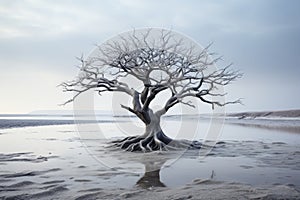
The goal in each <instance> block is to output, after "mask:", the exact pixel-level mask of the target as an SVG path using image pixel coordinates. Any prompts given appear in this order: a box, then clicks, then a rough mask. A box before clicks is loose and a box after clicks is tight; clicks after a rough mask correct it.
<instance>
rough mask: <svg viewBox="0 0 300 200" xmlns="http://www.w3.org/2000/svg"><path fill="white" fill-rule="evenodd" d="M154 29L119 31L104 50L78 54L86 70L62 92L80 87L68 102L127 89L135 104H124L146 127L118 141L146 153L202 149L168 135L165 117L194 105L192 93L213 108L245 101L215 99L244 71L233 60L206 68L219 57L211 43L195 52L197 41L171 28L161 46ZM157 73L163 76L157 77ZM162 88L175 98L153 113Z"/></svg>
mask: <svg viewBox="0 0 300 200" xmlns="http://www.w3.org/2000/svg"><path fill="white" fill-rule="evenodd" d="M150 33H151V29H148V31H147V32H146V33H143V34H142V35H139V36H138V35H137V33H136V32H135V31H132V34H131V35H129V37H127V38H124V37H122V36H120V40H119V41H113V42H108V43H105V44H104V45H101V46H98V52H99V54H96V55H94V56H91V57H89V58H88V59H84V58H83V57H81V58H79V60H80V63H81V66H80V70H81V74H80V75H79V76H78V77H77V79H75V80H73V81H70V82H64V83H62V84H61V86H62V87H63V91H67V92H69V91H71V92H75V94H74V96H73V98H72V99H70V100H68V101H66V102H65V104H66V103H70V102H72V101H73V100H74V99H75V98H76V97H77V96H78V95H80V94H81V93H83V92H85V91H87V90H90V89H94V90H95V91H97V92H98V93H99V94H101V93H103V92H122V93H125V94H127V95H129V96H130V97H131V98H132V105H131V106H127V105H121V107H122V108H124V109H126V110H128V111H129V112H131V113H133V114H135V115H136V116H137V117H138V118H139V119H140V120H141V121H143V122H144V124H145V132H144V133H143V134H141V135H140V136H134V137H127V138H125V139H123V140H118V141H114V142H113V144H114V146H116V147H120V148H122V149H126V150H128V151H144V152H147V151H153V150H164V149H174V148H175V149H177V148H181V147H184V148H186V147H192V148H198V146H199V145H198V143H197V142H192V141H191V142H182V141H181V142H178V141H175V140H173V139H171V138H169V137H168V136H166V134H164V132H163V131H162V129H161V127H160V119H161V117H162V116H163V115H164V114H166V113H167V112H168V110H169V109H170V108H172V107H173V106H175V105H176V104H179V103H180V104H184V105H186V106H190V107H194V105H193V104H192V103H191V102H189V101H186V99H188V98H196V99H198V100H200V101H201V102H203V103H207V104H210V105H211V106H212V108H213V109H214V107H215V106H225V105H227V104H235V103H241V101H240V99H238V100H235V101H229V102H219V101H214V100H213V98H212V97H215V96H225V95H226V94H221V93H218V92H217V91H218V90H217V88H218V87H223V86H226V85H228V84H230V83H231V82H233V81H235V80H236V79H238V78H240V77H241V73H240V72H238V71H234V70H231V68H230V67H231V65H228V66H227V67H225V68H222V69H219V70H214V71H209V70H207V69H209V68H211V67H212V66H213V65H214V64H215V63H216V62H217V61H218V60H220V58H215V59H210V55H211V54H210V53H208V48H209V46H210V45H209V46H208V47H206V48H204V49H203V50H202V51H201V52H196V51H195V50H194V47H193V46H190V47H186V46H185V45H183V41H182V40H176V39H174V38H175V37H174V35H173V33H172V32H171V31H165V30H163V31H161V36H160V37H159V38H157V40H159V42H160V43H159V45H157V43H155V41H154V42H153V41H149V40H150V39H148V37H149V35H150ZM151 40H153V38H151ZM171 41H172V42H171ZM174 41H175V42H174ZM153 44H156V45H153ZM156 72H159V73H160V74H161V76H153V74H155V73H156ZM129 76H131V77H134V78H136V79H137V80H139V81H141V82H142V83H143V86H144V88H143V89H142V90H141V91H138V90H137V89H135V88H134V86H129V85H128V83H126V82H124V81H123V80H124V78H126V77H129ZM163 91H169V93H170V97H169V98H168V99H167V100H166V102H165V104H164V106H163V108H162V109H160V110H158V111H156V112H153V110H152V109H151V103H152V101H153V100H154V99H155V98H156V97H157V96H158V94H159V93H161V92H163Z"/></svg>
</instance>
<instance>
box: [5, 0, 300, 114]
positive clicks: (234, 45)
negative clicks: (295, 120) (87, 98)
mask: <svg viewBox="0 0 300 200" xmlns="http://www.w3.org/2000/svg"><path fill="white" fill-rule="evenodd" d="M299 8H300V1H297V0H294V1H293V0H289V1H287V0H281V1H278V0H264V1H261V0H251V1H250V0H249V1H245V0H243V1H240V0H239V1H238V0H227V1H221V0H216V1H209V0H207V1H199V0H195V1H191V0H190V1H180V0H172V1H171V0H169V1H168V0H165V1H161V0H148V1H142V0H118V1H117V0H107V1H74V0H72V1H71V0H70V1H68V0H66V1H53V0H49V1H47V0H41V1H37V0H24V1H17V0H9V1H1V2H0V69H1V73H0V90H1V103H0V113H27V112H30V111H33V110H53V109H55V110H57V109H72V106H71V105H69V106H66V107H64V108H62V107H58V106H57V105H58V104H59V103H62V102H63V101H64V100H66V99H67V97H68V95H66V94H63V93H62V92H61V90H60V88H57V87H56V86H57V85H58V84H59V83H61V82H62V81H65V80H69V79H72V78H73V77H74V76H75V75H76V74H77V72H78V71H77V68H76V67H75V65H76V64H77V60H76V59H75V57H76V56H80V55H81V54H82V53H83V54H85V55H87V54H88V53H89V52H90V51H91V50H92V49H93V48H94V44H96V43H97V44H99V43H101V42H104V41H105V40H106V39H108V38H110V37H111V36H114V35H116V34H118V33H120V32H124V31H127V30H131V29H133V28H141V27H163V28H171V29H172V30H174V31H179V32H181V33H183V34H185V35H187V36H189V37H191V38H193V39H194V40H195V41H197V42H198V43H199V44H201V45H203V46H205V45H207V44H209V43H210V42H214V45H213V47H212V48H211V50H212V51H214V52H217V53H219V54H220V55H223V56H224V61H223V62H220V63H219V64H218V66H219V67H222V66H225V65H226V64H228V63H230V62H233V63H234V68H236V69H240V70H241V71H242V72H243V73H244V77H243V78H242V79H241V80H239V81H238V82H235V83H234V84H233V85H231V86H230V87H229V88H227V89H226V91H227V92H228V93H229V94H230V95H229V96H228V99H232V98H234V97H242V98H244V100H243V101H244V104H245V106H239V105H237V106H230V107H228V108H227V110H228V111H244V110H281V109H295V108H300V89H299V86H300V79H299V75H300V12H299ZM104 105H105V104H103V102H102V103H101V102H100V103H99V108H100V109H106V107H105V106H104Z"/></svg>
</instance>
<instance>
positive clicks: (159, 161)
mask: <svg viewBox="0 0 300 200" xmlns="http://www.w3.org/2000/svg"><path fill="white" fill-rule="evenodd" d="M133 120H134V119H133ZM207 122H208V121H203V122H199V123H198V125H199V127H200V128H199V129H198V131H199V132H200V133H197V134H196V136H197V137H199V138H202V139H203V138H205V136H206V133H207V130H208V129H209V126H210V124H209V123H207ZM134 123H136V124H135V125H134V128H132V127H131V126H132V124H133V122H132V120H131V121H130V122H122V123H101V124H100V125H99V126H100V129H101V131H102V133H103V135H104V136H105V137H106V139H105V138H101V137H100V139H98V140H94V139H91V140H88V139H87V138H85V140H82V139H80V138H81V137H85V135H83V134H85V133H86V134H87V135H89V134H90V133H92V135H93V134H96V133H97V132H93V130H90V131H91V132H88V131H87V129H86V132H85V133H84V132H81V133H80V134H79V133H78V131H77V128H78V127H76V126H75V125H54V126H42V127H27V128H11V129H2V130H0V191H1V193H2V194H1V195H3V196H11V195H24V192H26V193H28V194H36V193H40V192H41V191H42V192H43V191H44V192H45V191H48V192H49V190H51V192H54V193H56V192H57V193H59V194H60V195H64V194H65V195H67V196H68V195H74V194H81V193H84V192H85V191H93V189H97V188H98V189H99V188H114V187H119V188H131V187H135V186H139V187H150V186H160V187H161V186H167V187H179V186H183V185H185V184H187V183H190V182H192V181H193V180H194V179H213V180H217V181H230V182H242V183H246V184H252V185H256V186H257V185H277V184H286V185H290V186H293V187H295V188H298V189H299V188H300V178H299V177H300V174H299V171H300V145H299V144H300V140H299V139H300V135H299V134H296V133H290V132H284V131H280V130H273V129H266V128H255V127H247V126H237V125H232V124H225V125H224V127H223V129H222V132H221V134H220V135H219V140H220V141H223V143H220V144H218V145H217V146H216V148H214V149H212V150H211V151H209V152H208V154H207V155H206V156H200V157H199V155H198V152H184V153H183V152H175V153H174V152H171V153H166V154H165V153H163V154H157V153H153V154H147V155H146V157H145V155H144V154H141V153H129V152H122V151H111V150H110V149H107V148H105V146H106V144H107V141H108V140H110V139H111V138H113V137H123V136H125V135H126V134H127V133H126V131H124V130H132V132H131V134H132V135H135V134H138V133H140V130H142V128H143V127H141V126H140V124H139V122H137V121H134ZM185 123H186V124H185V125H184V127H189V128H190V129H191V127H194V126H195V124H193V123H195V122H194V121H193V120H190V121H189V120H187V121H186V122H185ZM181 126H182V124H180V123H179V122H178V121H176V120H166V121H163V122H162V128H163V129H164V131H165V133H166V134H168V135H170V136H172V137H177V138H190V137H195V133H194V132H193V133H192V134H191V132H192V131H190V130H189V128H188V129H187V130H186V131H185V132H184V133H185V134H183V133H178V132H177V130H178V129H180V127H181ZM88 127H89V128H91V126H88ZM120 128H121V130H120ZM94 131H95V130H94ZM122 131H123V132H122ZM172 134H173V135H172ZM189 134H190V135H189ZM89 136H90V135H89ZM87 146H88V147H87ZM145 169H146V171H147V173H145ZM149 169H151V170H149ZM148 172H150V173H148ZM152 172H153V173H152ZM25 188H27V189H26V190H25ZM1 195H0V197H1ZM42 195H43V194H42Z"/></svg>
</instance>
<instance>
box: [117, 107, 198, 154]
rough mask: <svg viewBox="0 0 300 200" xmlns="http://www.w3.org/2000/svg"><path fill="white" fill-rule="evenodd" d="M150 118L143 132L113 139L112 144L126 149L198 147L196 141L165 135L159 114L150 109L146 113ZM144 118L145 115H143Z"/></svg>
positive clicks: (153, 149)
mask: <svg viewBox="0 0 300 200" xmlns="http://www.w3.org/2000/svg"><path fill="white" fill-rule="evenodd" d="M146 115H147V118H148V119H150V120H149V122H148V123H145V125H146V129H145V133H144V134H143V135H141V136H129V137H126V138H124V139H122V140H117V141H113V142H112V143H113V146H116V147H120V148H121V149H124V150H126V151H143V152H149V151H162V150H168V149H178V148H181V149H182V148H200V146H199V145H200V144H199V143H198V142H196V141H186V140H180V141H179V140H173V139H171V138H169V137H168V136H166V135H165V134H164V132H163V131H162V129H161V127H160V118H161V115H159V114H156V113H153V111H152V110H151V109H149V110H148V112H147V113H146ZM145 118H146V117H145Z"/></svg>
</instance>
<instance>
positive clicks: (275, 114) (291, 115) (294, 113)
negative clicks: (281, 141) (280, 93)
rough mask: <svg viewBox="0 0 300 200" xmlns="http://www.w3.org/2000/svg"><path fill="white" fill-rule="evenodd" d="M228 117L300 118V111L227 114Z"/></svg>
mask: <svg viewBox="0 0 300 200" xmlns="http://www.w3.org/2000/svg"><path fill="white" fill-rule="evenodd" d="M226 116H228V117H238V118H239V119H244V118H260V117H266V118H272V117H278V118H300V110H281V111H260V112H239V113H227V114H226Z"/></svg>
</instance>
